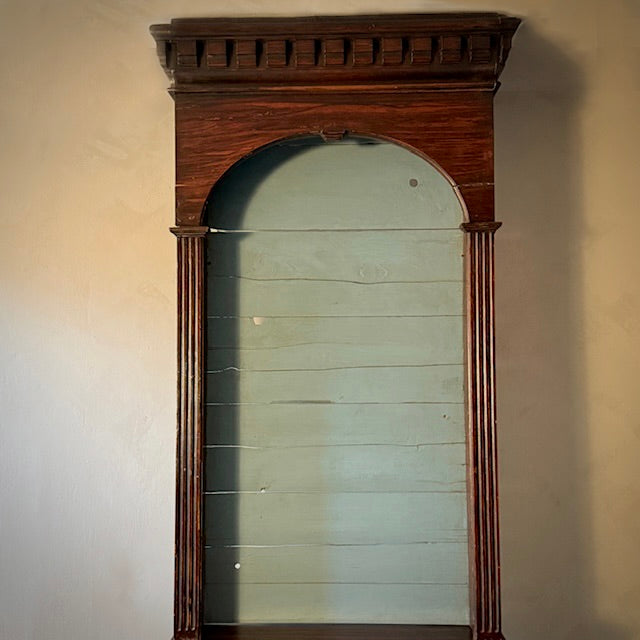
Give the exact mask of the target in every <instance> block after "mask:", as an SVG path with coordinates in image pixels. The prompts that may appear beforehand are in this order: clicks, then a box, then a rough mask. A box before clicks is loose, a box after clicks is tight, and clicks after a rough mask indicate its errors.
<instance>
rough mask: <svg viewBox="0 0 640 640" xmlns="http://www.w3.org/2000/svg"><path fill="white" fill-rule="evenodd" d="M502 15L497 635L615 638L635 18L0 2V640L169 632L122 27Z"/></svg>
mask: <svg viewBox="0 0 640 640" xmlns="http://www.w3.org/2000/svg"><path fill="white" fill-rule="evenodd" d="M456 9H467V10H502V11H505V12H509V13H512V14H516V15H520V16H522V17H524V18H525V19H526V23H525V25H524V26H523V27H522V28H521V31H520V33H519V34H518V36H517V38H516V40H515V43H514V49H513V53H512V57H511V59H510V61H509V64H508V67H507V70H506V72H505V74H504V76H503V84H504V86H503V88H502V90H501V91H500V93H499V94H498V96H497V99H496V156H497V161H496V175H497V182H498V188H497V215H498V218H499V219H502V220H503V221H504V223H505V226H504V228H503V229H502V230H501V231H500V232H499V234H498V250H497V251H498V254H497V255H498V257H497V278H498V300H497V313H498V329H499V334H498V335H499V337H498V356H499V371H498V374H499V385H500V386H499V412H500V414H499V418H500V443H501V456H502V457H501V490H502V525H503V530H502V543H503V544H502V551H503V554H502V555H503V558H502V560H503V562H502V564H503V587H504V589H503V590H504V627H505V631H506V633H507V637H508V638H509V640H528V639H533V638H539V637H540V636H541V634H542V635H544V637H545V638H548V639H549V640H551V639H554V640H555V639H564V638H578V637H579V638H581V639H582V640H590V639H593V640H595V639H596V638H597V639H598V640H599V639H600V638H602V637H607V638H609V639H614V640H632V639H635V638H640V606H638V605H639V603H640V578H639V577H638V576H640V554H638V552H637V539H638V535H639V534H640V515H639V514H640V509H639V506H640V479H639V476H638V474H637V472H636V460H637V457H638V454H637V452H638V449H639V444H640V443H639V440H640V406H639V402H638V393H637V390H636V388H637V378H638V373H639V371H638V370H639V364H638V363H639V362H640V344H639V342H640V340H639V334H640V331H639V318H640V294H639V290H638V284H637V279H636V274H637V272H638V270H639V269H638V267H639V266H640V265H639V259H638V254H637V249H636V238H637V237H638V233H639V232H640V217H639V216H638V215H637V196H636V193H635V191H634V187H635V183H636V182H637V173H638V172H637V166H638V162H637V158H636V149H637V148H638V143H639V142H640V119H639V117H638V113H640V62H639V61H640V48H639V47H638V45H637V34H638V28H639V27H640V3H638V2H637V1H636V0H608V1H605V0H511V1H507V0H495V2H481V1H473V0H467V1H465V2H463V1H459V2H454V1H446V2H445V1H442V2H430V1H428V0H423V1H417V0H413V1H410V0H398V1H397V2H396V3H395V4H393V6H391V5H390V3H389V2H388V0H339V1H338V0H326V1H324V2H323V1H319V0H318V1H315V2H312V1H306V2H302V1H301V0H286V1H285V0H265V1H257V0H253V1H251V0H237V1H236V2H235V3H234V4H233V5H230V4H229V3H226V2H225V3H223V2H211V1H209V2H205V1H203V0H194V1H192V2H187V1H186V0H183V1H180V2H178V1H173V2H171V1H168V0H148V1H146V2H133V1H125V0H102V1H100V0H59V1H57V2H54V1H53V0H49V1H45V0H21V1H20V2H19V1H17V0H3V1H2V2H1V3H0V33H1V37H0V80H1V82H2V85H1V86H2V99H1V100H0V131H1V134H2V137H1V140H2V143H1V144H0V168H1V172H0V175H1V178H0V180H1V188H0V211H1V219H0V224H1V231H2V233H1V234H0V242H1V243H2V246H1V247H0V264H1V267H0V295H1V299H0V300H1V303H0V332H1V333H0V335H1V336H2V340H1V342H0V349H1V352H0V353H1V356H0V362H1V370H0V420H1V423H0V426H1V429H0V456H1V462H0V638H2V640H5V639H6V640H35V639H37V640H41V639H43V638H47V639H50V640H63V639H65V640H67V639H69V638H92V639H94V638H95V639H101V638H105V639H107V638H108V639H109V640H111V639H113V638H122V639H127V640H128V639H134V638H135V639H136V640H143V639H147V638H148V639H150V640H151V639H153V640H157V639H158V638H169V637H170V635H171V602H172V571H173V559H172V545H173V460H174V446H173V439H174V429H175V427H174V412H175V400H174V389H175V385H174V367H175V357H174V345H175V337H174V335H175V331H174V315H175V303H174V287H175V276H174V260H175V251H174V242H175V241H174V239H173V237H172V236H171V235H170V234H169V233H168V232H167V227H168V226H169V225H170V224H171V222H172V184H173V175H172V165H173V147H172V145H173V124H172V103H171V100H170V98H169V97H168V96H167V94H166V93H165V91H164V89H165V87H166V85H167V80H166V78H165V76H164V75H163V73H162V71H161V69H160V66H159V65H158V63H157V61H156V58H155V52H154V48H153V42H152V40H151V38H150V37H149V36H148V34H147V27H148V25H149V24H151V23H153V22H162V21H166V20H168V19H170V18H171V17H175V16H187V15H224V14H227V15H230V14H233V15H238V16H239V15H295V14H300V15H301V14H314V13H315V14H319V13H373V12H380V11H389V10H393V11H436V10H456Z"/></svg>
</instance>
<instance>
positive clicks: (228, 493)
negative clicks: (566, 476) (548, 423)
mask: <svg viewBox="0 0 640 640" xmlns="http://www.w3.org/2000/svg"><path fill="white" fill-rule="evenodd" d="M460 466H464V465H460ZM429 482H432V483H433V484H449V483H440V482H438V481H437V480H432V481H429ZM464 482H465V481H464V480H460V481H459V482H452V483H451V484H464ZM432 493H438V494H439V493H446V494H452V493H467V491H466V489H464V490H459V489H442V490H439V489H434V490H433V491H290V490H271V489H267V488H264V489H256V490H254V491H203V492H202V494H203V495H205V496H236V495H267V494H268V495H275V494H277V495H306V496H318V495H320V496H340V495H363V494H366V495H371V494H374V495H405V494H411V495H414V494H417V495H422V494H432Z"/></svg>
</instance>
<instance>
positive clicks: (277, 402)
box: [205, 400, 464, 407]
mask: <svg viewBox="0 0 640 640" xmlns="http://www.w3.org/2000/svg"><path fill="white" fill-rule="evenodd" d="M291 404H294V405H296V404H300V405H304V404H321V405H331V406H339V405H346V406H349V405H397V406H401V405H414V404H415V405H423V404H424V405H433V404H436V405H437V404H442V405H462V404H464V402H447V401H438V402H436V401H433V402H418V401H410V402H334V401H333V400H272V401H271V402H206V403H205V405H206V406H207V407H238V406H246V405H260V406H264V405H291Z"/></svg>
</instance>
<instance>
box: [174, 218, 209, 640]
mask: <svg viewBox="0 0 640 640" xmlns="http://www.w3.org/2000/svg"><path fill="white" fill-rule="evenodd" d="M171 231H172V232H173V233H174V234H175V235H176V236H177V238H178V425H177V457H176V461H177V464H176V539H175V599H174V639H175V640H200V637H201V620H202V612H201V606H202V593H201V589H202V564H203V563H202V459H203V455H202V437H203V436H202V433H203V423H204V421H203V408H202V407H203V405H202V398H203V380H204V367H203V363H204V354H203V345H204V340H203V316H204V260H205V257H204V256H205V235H206V232H207V228H206V227H175V228H173V229H171Z"/></svg>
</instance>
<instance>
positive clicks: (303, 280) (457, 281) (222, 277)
mask: <svg viewBox="0 0 640 640" xmlns="http://www.w3.org/2000/svg"><path fill="white" fill-rule="evenodd" d="M209 279H210V280H250V281H252V282H336V283H344V284H362V285H371V284H375V285H379V284H462V282H463V280H462V278H458V279H455V280H375V281H373V282H364V281H363V280H345V279H342V278H252V277H250V276H226V275H225V276H220V275H213V276H209Z"/></svg>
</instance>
